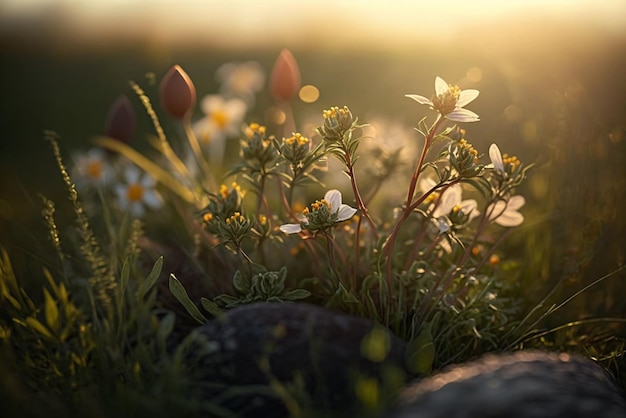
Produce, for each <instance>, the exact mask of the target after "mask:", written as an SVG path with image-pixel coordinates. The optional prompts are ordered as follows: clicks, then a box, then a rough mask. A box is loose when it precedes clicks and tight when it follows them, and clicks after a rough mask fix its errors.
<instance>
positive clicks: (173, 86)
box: [161, 65, 196, 119]
mask: <svg viewBox="0 0 626 418" xmlns="http://www.w3.org/2000/svg"><path fill="white" fill-rule="evenodd" d="M195 104H196V88H195V86H194V85H193V81H191V78H189V76H188V75H187V73H186V72H185V70H183V69H182V68H181V66H180V65H175V66H173V67H172V68H170V70H169V71H168V72H167V74H165V77H163V80H161V106H163V109H164V110H165V111H166V112H167V113H168V114H169V115H170V116H172V117H173V118H176V119H183V118H185V117H186V116H187V115H189V114H190V112H191V110H192V109H193V106H194V105H195Z"/></svg>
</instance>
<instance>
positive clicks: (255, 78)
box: [216, 61, 265, 105]
mask: <svg viewBox="0 0 626 418" xmlns="http://www.w3.org/2000/svg"><path fill="white" fill-rule="evenodd" d="M216 79H217V81H218V82H220V83H221V84H222V86H221V89H220V91H221V92H222V93H224V94H226V95H232V96H236V97H240V98H242V99H243V100H245V102H246V103H248V104H249V105H252V104H254V93H256V92H259V91H261V89H263V84H265V74H264V73H263V68H262V67H261V65H260V64H259V63H258V62H256V61H248V62H244V63H235V62H229V63H226V64H222V65H221V66H220V67H219V68H218V69H217V72H216Z"/></svg>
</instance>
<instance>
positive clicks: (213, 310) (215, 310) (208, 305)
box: [200, 298, 224, 317]
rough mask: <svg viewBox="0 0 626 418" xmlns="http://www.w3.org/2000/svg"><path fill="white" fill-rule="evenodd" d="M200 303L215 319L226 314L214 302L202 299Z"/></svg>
mask: <svg viewBox="0 0 626 418" xmlns="http://www.w3.org/2000/svg"><path fill="white" fill-rule="evenodd" d="M200 303H201V304H202V307H203V308H204V309H205V310H206V311H207V312H208V313H210V314H211V315H213V316H215V317H218V316H220V315H222V314H223V313H224V311H223V310H222V309H221V308H220V307H219V306H217V304H216V303H215V302H213V301H212V300H209V299H207V298H200Z"/></svg>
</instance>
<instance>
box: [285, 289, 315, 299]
mask: <svg viewBox="0 0 626 418" xmlns="http://www.w3.org/2000/svg"><path fill="white" fill-rule="evenodd" d="M309 296H311V292H309V291H308V290H305V289H294V290H290V291H288V292H287V293H285V294H284V295H283V296H282V298H283V299H286V300H300V299H306V298H308V297H309Z"/></svg>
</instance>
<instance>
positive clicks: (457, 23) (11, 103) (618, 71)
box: [0, 0, 626, 335]
mask: <svg viewBox="0 0 626 418" xmlns="http://www.w3.org/2000/svg"><path fill="white" fill-rule="evenodd" d="M31 3H32V4H31ZM304 3H305V2H297V1H291V2H288V1H280V0H275V1H268V2H264V3H263V4H260V3H257V2H246V1H241V0H239V1H232V2H216V1H208V2H194V1H193V0H188V1H182V2H177V3H174V2H166V1H164V2H158V3H157V4H152V3H150V2H145V1H142V0H135V1H131V0H128V1H121V0H116V1H113V2H110V3H106V2H105V4H100V5H98V6H94V5H93V4H94V3H91V2H81V1H76V2H71V1H58V2H55V1H46V0H39V1H36V0H26V1H25V2H21V3H20V2H17V1H7V2H5V3H4V5H3V6H0V23H1V25H0V61H1V62H0V71H1V72H2V74H1V77H0V92H1V93H0V115H1V116H0V117H1V122H0V245H2V246H3V247H5V248H7V250H8V251H9V252H10V253H11V255H12V257H13V259H14V263H15V264H16V268H17V269H18V270H19V269H27V266H28V264H29V262H30V261H31V260H32V258H33V257H39V256H40V254H42V253H44V252H45V251H48V250H47V248H48V247H47V243H46V241H45V239H44V238H42V237H44V235H43V234H44V233H45V228H44V226H43V222H41V220H40V217H39V213H40V200H39V198H38V193H43V194H45V195H46V196H47V197H48V198H51V199H53V200H54V201H56V202H57V204H58V205H59V212H60V213H63V208H64V205H65V204H66V203H67V198H66V195H65V192H64V190H63V186H62V182H61V180H60V176H59V174H58V171H57V169H56V166H55V162H54V159H53V156H52V153H51V151H50V147H49V145H48V144H47V143H45V141H44V140H43V131H44V130H54V131H56V132H57V133H58V134H59V135H60V136H61V147H62V150H63V152H64V155H65V156H66V159H69V158H70V156H71V153H72V151H73V150H75V149H85V148H87V147H89V146H90V140H91V139H92V138H93V137H94V136H95V135H99V134H102V133H103V129H104V119H105V116H106V113H107V111H108V108H109V106H110V105H111V103H112V102H113V101H114V100H115V99H116V98H117V97H118V95H120V94H122V93H124V94H127V95H128V96H129V97H131V100H132V101H133V104H134V105H135V106H136V110H137V111H138V114H139V116H140V126H139V129H138V132H139V133H140V134H139V135H138V138H137V141H136V146H137V147H140V148H141V147H145V141H144V136H145V135H146V134H147V133H151V132H152V129H151V126H150V123H149V120H148V117H147V116H146V115H145V114H144V113H143V112H142V109H141V106H140V103H139V100H137V98H136V97H134V96H133V93H132V90H131V89H130V87H129V86H128V81H129V80H135V81H137V82H139V83H140V84H141V85H142V86H143V87H145V89H146V91H147V93H148V94H149V95H150V96H151V97H152V99H153V102H154V103H155V105H156V107H157V111H160V109H159V107H158V100H157V96H156V94H155V92H156V87H155V85H153V84H151V83H150V80H151V79H153V78H152V77H153V76H151V75H150V74H152V75H154V76H156V79H157V80H158V79H160V77H161V76H162V75H164V74H165V72H166V71H167V69H169V67H171V66H172V65H173V64H181V65H182V66H183V68H184V69H185V70H186V71H187V73H188V74H189V75H190V76H191V78H192V79H193V80H194V82H195V84H196V88H197V90H198V93H199V96H200V97H201V96H202V95H204V94H210V93H214V92H216V89H217V84H216V81H215V78H214V74H215V70H216V69H217V68H218V67H219V65H221V64H222V63H224V62H229V61H239V62H244V61H248V60H256V61H258V62H259V63H260V64H261V65H262V66H263V67H264V68H265V69H266V71H267V72H269V70H270V69H271V66H272V64H273V61H274V59H275V58H276V56H277V55H278V52H279V51H280V50H281V49H282V48H284V47H288V48H290V49H291V51H292V52H293V53H294V55H295V57H296V58H297V60H298V62H299V65H300V69H301V73H302V80H303V84H313V85H315V86H316V87H317V88H319V90H320V92H321V96H320V99H319V100H318V101H317V102H315V103H312V104H308V103H303V102H297V103H294V108H295V109H294V110H295V113H296V119H297V122H298V123H299V124H300V129H301V130H303V131H305V130H306V129H307V126H308V129H310V126H309V125H306V124H305V123H308V122H311V121H312V123H315V120H316V118H317V120H318V121H319V120H320V119H321V117H320V115H321V111H322V110H323V109H326V108H328V107H329V106H333V105H339V106H342V105H348V106H349V107H350V108H351V110H352V111H353V113H354V114H356V115H358V116H359V119H360V120H361V121H363V122H370V121H372V120H379V119H380V118H384V119H386V120H388V121H390V123H392V124H393V123H398V124H401V125H402V126H404V127H409V128H410V127H412V126H415V124H416V123H417V121H418V120H419V119H420V118H421V117H422V116H424V115H426V114H427V113H426V112H427V111H426V109H425V108H421V107H419V106H418V105H417V104H416V103H414V102H412V101H410V100H408V99H406V98H405V97H404V94H407V93H416V94H423V95H430V94H431V93H432V92H433V91H434V78H435V76H437V75H439V76H441V77H443V78H444V79H445V80H446V81H448V82H450V83H456V84H459V85H460V86H461V87H462V88H477V89H479V90H480V91H481V95H480V97H479V98H478V99H477V100H476V101H475V102H474V103H472V105H471V106H470V108H471V110H473V111H475V112H476V113H478V114H479V115H480V116H481V120H482V121H481V122H479V123H475V124H467V125H466V126H464V128H466V129H467V130H468V134H467V138H468V139H469V140H470V141H471V142H472V143H473V144H474V145H475V147H476V148H477V149H479V150H481V151H482V152H486V150H487V147H488V146H489V144H490V143H492V142H497V143H498V144H499V146H500V148H501V149H502V150H503V151H504V152H508V153H510V154H516V155H517V156H518V157H519V158H520V159H522V160H523V161H525V162H531V161H536V162H537V163H538V166H537V168H536V169H534V170H533V171H531V176H530V179H529V181H528V182H527V183H526V184H525V186H524V188H523V190H521V191H520V192H521V193H522V194H524V195H525V196H526V197H527V204H526V206H525V208H524V209H523V212H524V214H525V215H526V218H527V221H526V223H525V224H524V226H523V227H521V228H519V229H518V230H516V231H515V232H514V234H513V235H512V236H511V240H510V241H509V244H508V251H509V253H510V254H513V255H514V256H515V257H516V258H517V259H519V260H520V261H521V263H522V269H521V272H522V274H521V277H520V280H522V281H523V282H524V285H525V287H526V289H527V291H528V294H529V295H530V296H531V297H534V298H538V297H539V295H541V294H544V293H545V292H546V291H547V289H548V288H549V286H550V285H551V284H556V283H559V282H560V281H563V283H564V284H565V285H564V286H562V287H561V290H560V291H559V292H558V293H557V297H560V299H561V300H562V299H563V298H564V297H566V296H567V295H569V294H571V293H573V292H574V291H575V290H577V289H580V288H581V287H583V286H584V285H586V284H588V283H591V282H592V281H593V280H595V279H598V278H600V277H601V276H603V275H604V274H606V273H609V272H611V271H614V270H616V269H618V268H619V267H620V266H623V265H624V262H625V248H626V246H625V244H626V239H625V235H626V222H625V220H624V219H625V218H626V217H625V215H624V209H625V208H626V205H625V204H626V195H625V189H626V182H625V176H624V175H625V169H624V167H625V164H626V137H625V135H626V78H625V77H624V69H625V68H626V65H625V64H626V4H625V3H624V2H623V1H619V0H616V1H596V2H590V1H571V2H562V1H556V2H537V1H529V2H519V3H525V6H524V7H522V6H519V4H518V6H519V7H513V6H510V5H509V6H502V5H501V4H500V3H502V2H490V1H477V2H460V1H459V2H454V1H443V2H441V4H439V6H434V5H433V4H431V3H433V2H419V1H417V2H404V1H397V2H385V3H384V4H383V2H371V1H369V2H368V1H365V2H354V1H336V2H328V1H322V2H314V3H316V4H307V5H305V4H304ZM437 3H439V2H437ZM466 3H471V4H470V5H468V4H466ZM512 3H516V2H512ZM544 3H554V4H552V6H553V7H547V6H546V5H545V4H544ZM20 4H22V6H24V5H26V4H31V6H32V8H30V9H29V8H27V7H26V6H24V7H22V6H20ZM107 5H108V6H107ZM498 7H502V9H501V10H500V9H498ZM269 104H271V100H270V98H269V95H268V94H267V93H266V92H263V93H261V95H260V96H259V98H258V100H257V105H256V107H255V108H254V109H253V110H252V111H251V113H250V117H253V118H255V119H257V120H258V119H262V118H263V115H264V113H263V111H264V109H265V107H266V106H267V105H269ZM197 116H199V110H198V111H197ZM303 133H305V134H310V133H311V132H306V131H305V132H303ZM415 138H416V140H417V138H418V137H417V135H416V136H415ZM60 218H61V219H60V222H61V224H62V223H63V222H64V221H65V222H67V221H68V219H69V220H71V218H68V219H64V217H63V216H60ZM625 280H626V275H625V274H624V271H621V273H619V274H616V275H614V276H613V277H611V278H610V279H609V280H607V281H606V282H604V283H603V284H602V285H600V286H598V288H596V289H594V291H592V292H588V293H586V294H585V296H584V297H582V298H579V299H577V300H576V301H575V302H574V303H573V304H572V306H571V312H572V314H571V315H575V316H576V317H585V316H589V315H596V316H598V315H607V316H614V317H615V316H621V317H624V316H625V315H626V300H625V298H624V297H623V295H624V294H626V292H625V291H626V284H625ZM569 318H572V317H571V316H569ZM617 332H618V333H621V335H624V332H623V330H617Z"/></svg>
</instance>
